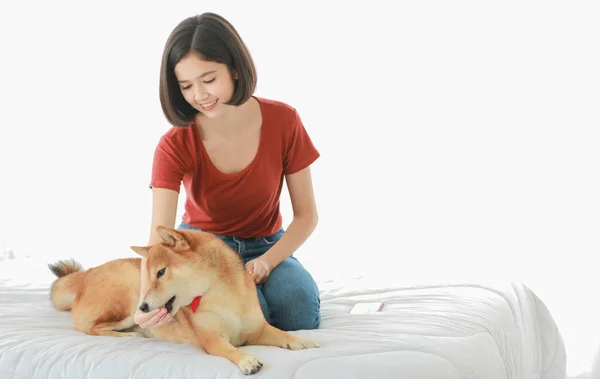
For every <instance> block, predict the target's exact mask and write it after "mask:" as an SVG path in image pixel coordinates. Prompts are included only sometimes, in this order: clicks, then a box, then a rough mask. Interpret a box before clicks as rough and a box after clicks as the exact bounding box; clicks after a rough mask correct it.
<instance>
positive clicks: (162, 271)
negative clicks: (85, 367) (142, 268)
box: [156, 267, 167, 279]
mask: <svg viewBox="0 0 600 379" xmlns="http://www.w3.org/2000/svg"><path fill="white" fill-rule="evenodd" d="M166 269H167V268H166V267H165V268H163V269H162V270H160V271H159V272H157V273H156V278H157V279H158V278H160V277H161V276H163V275H164V274H165V270H166Z"/></svg>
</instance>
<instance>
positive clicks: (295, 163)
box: [283, 112, 320, 175]
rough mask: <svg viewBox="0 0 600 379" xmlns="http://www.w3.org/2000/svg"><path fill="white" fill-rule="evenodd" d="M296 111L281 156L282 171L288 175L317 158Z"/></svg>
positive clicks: (315, 150) (316, 151) (317, 153)
mask: <svg viewBox="0 0 600 379" xmlns="http://www.w3.org/2000/svg"><path fill="white" fill-rule="evenodd" d="M319 156H320V154H319V151H318V150H317V149H316V148H315V146H314V144H313V142H312V140H311V139H310V136H309V135H308V133H307V131H306V129H305V128H304V124H303V123H302V120H301V119H300V115H299V114H298V112H295V117H294V121H293V128H292V133H290V137H289V141H288V146H287V150H286V151H285V154H284V158H283V173H284V175H290V174H293V173H296V172H298V171H300V170H302V169H305V168H306V167H308V166H310V165H311V164H312V163H313V162H314V161H316V160H317V158H319Z"/></svg>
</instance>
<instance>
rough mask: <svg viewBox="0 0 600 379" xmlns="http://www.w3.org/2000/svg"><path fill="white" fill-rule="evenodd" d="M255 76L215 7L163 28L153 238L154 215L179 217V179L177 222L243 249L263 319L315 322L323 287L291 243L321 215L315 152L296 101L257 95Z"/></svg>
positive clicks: (158, 314)
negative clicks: (285, 197) (162, 121)
mask: <svg viewBox="0 0 600 379" xmlns="http://www.w3.org/2000/svg"><path fill="white" fill-rule="evenodd" d="M256 78H257V75H256V70H255V67H254V63H253V61H252V57H251V55H250V53H249V52H248V50H247V48H246V46H245V44H244V42H243V41H242V39H241V38H240V36H239V34H238V33H237V31H236V30H235V29H234V27H233V26H232V25H231V24H230V23H229V22H228V21H227V20H225V19H224V18H222V17H221V16H219V15H216V14H214V13H204V14H201V15H198V16H194V17H190V18H187V19H185V20H184V21H182V22H181V23H180V24H179V25H178V26H177V27H176V28H175V29H174V30H173V32H172V33H171V35H170V36H169V38H168V40H167V43H166V45H165V50H164V53H163V58H162V66H161V73H160V101H161V104H162V109H163V112H164V114H165V117H166V118H167V120H168V122H169V123H170V124H171V125H172V128H171V129H170V130H169V131H167V132H166V133H165V134H164V135H163V136H162V138H161V139H160V141H159V142H158V146H157V147H156V150H155V154H154V161H153V165H152V178H151V183H150V187H151V188H152V193H153V210H152V226H151V235H150V241H149V243H150V244H153V243H155V242H157V241H159V237H158V236H157V235H156V232H155V227H156V226H157V225H164V226H167V227H175V221H176V220H175V217H176V211H177V203H178V196H179V191H180V186H181V184H183V187H184V189H185V192H186V198H185V214H184V215H183V220H182V222H181V223H180V225H179V228H183V229H198V230H204V231H207V232H210V233H213V234H215V235H217V236H218V237H220V238H221V239H222V240H223V241H225V242H226V243H227V244H228V245H229V246H230V247H231V248H232V249H234V250H235V251H236V252H237V253H238V254H239V255H240V256H241V258H242V259H243V261H244V263H245V265H246V268H247V270H248V271H249V272H250V273H251V274H252V277H253V278H254V281H255V283H256V285H257V291H258V298H259V301H260V305H261V307H262V310H263V313H264V315H265V318H266V319H267V321H268V322H269V323H271V324H272V325H274V326H276V327H278V328H280V329H283V330H287V331H290V330H299V329H314V328H318V326H319V323H320V319H321V318H320V300H319V291H318V288H317V285H316V283H315V281H314V280H313V278H312V277H311V275H310V274H309V273H308V272H307V270H306V269H305V268H304V267H303V266H302V265H301V264H300V262H299V261H298V260H297V259H296V258H295V257H294V256H293V253H294V251H296V250H297V249H298V248H299V247H300V246H301V245H302V244H303V243H304V242H305V241H306V239H307V238H308V237H309V236H310V235H311V233H312V232H313V230H314V229H315V227H316V225H317V208H316V204H315V199H314V195H313V186H312V181H311V173H310V165H311V164H312V163H313V162H314V161H315V160H316V159H317V158H318V157H319V152H318V151H317V150H316V149H315V147H314V145H313V143H312V141H311V139H310V137H309V136H308V134H307V132H306V130H305V129H304V126H303V124H302V121H301V119H300V116H299V115H298V113H297V112H296V110H295V109H294V108H293V107H291V106H289V105H287V104H284V103H282V102H279V101H275V100H269V99H264V98H259V97H256V96H254V90H255V88H256V80H257V79H256ZM284 179H285V182H286V186H287V188H288V191H289V195H290V199H291V202H292V208H293V213H294V216H293V220H292V221H291V223H290V225H289V226H288V228H287V229H286V230H284V229H283V227H282V217H281V214H280V209H279V206H280V203H279V198H280V195H281V191H282V188H283V181H284ZM142 275H145V273H143V274H142ZM142 282H145V280H144V279H143V278H142ZM144 292H145V288H142V291H141V293H142V294H143V293H144ZM134 320H135V322H136V324H138V325H140V326H141V327H144V328H153V327H158V326H162V325H164V324H166V323H168V322H169V321H171V320H172V317H171V316H170V315H169V314H167V312H166V310H165V309H164V308H160V309H157V310H155V311H153V312H149V313H143V312H140V311H139V312H138V313H137V314H136V315H135V318H134Z"/></svg>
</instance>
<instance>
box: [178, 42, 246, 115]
mask: <svg viewBox="0 0 600 379" xmlns="http://www.w3.org/2000/svg"><path fill="white" fill-rule="evenodd" d="M174 71H175V76H176V77H177V81H178V83H179V88H180V89H181V93H182V94H183V97H184V98H185V100H186V101H187V102H188V103H190V105H191V106H192V107H194V108H195V109H196V110H198V111H199V112H201V113H202V114H203V115H205V116H206V117H208V118H211V119H212V118H218V117H220V116H222V115H223V113H224V112H227V109H226V108H227V107H229V106H228V105H226V104H224V103H225V102H227V101H229V100H230V99H231V97H232V96H233V92H234V89H235V88H234V82H233V79H232V78H231V75H230V73H229V70H228V69H227V66H226V65H224V64H222V63H217V62H209V61H205V60H202V59H201V57H200V55H199V54H198V53H196V52H191V53H189V54H187V55H186V56H184V57H183V58H182V59H181V60H180V61H179V63H177V65H176V66H175V70H174Z"/></svg>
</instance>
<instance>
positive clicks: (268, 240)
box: [261, 229, 283, 245]
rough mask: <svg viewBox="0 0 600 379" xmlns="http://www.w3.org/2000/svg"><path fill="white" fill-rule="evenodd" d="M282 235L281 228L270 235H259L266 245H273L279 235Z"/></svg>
mask: <svg viewBox="0 0 600 379" xmlns="http://www.w3.org/2000/svg"><path fill="white" fill-rule="evenodd" d="M282 235H283V229H280V230H279V231H278V232H277V233H275V234H271V235H270V236H266V237H261V238H262V240H263V242H264V243H265V244H267V245H274V244H275V243H276V242H277V241H279V239H280V238H281V236H282Z"/></svg>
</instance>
